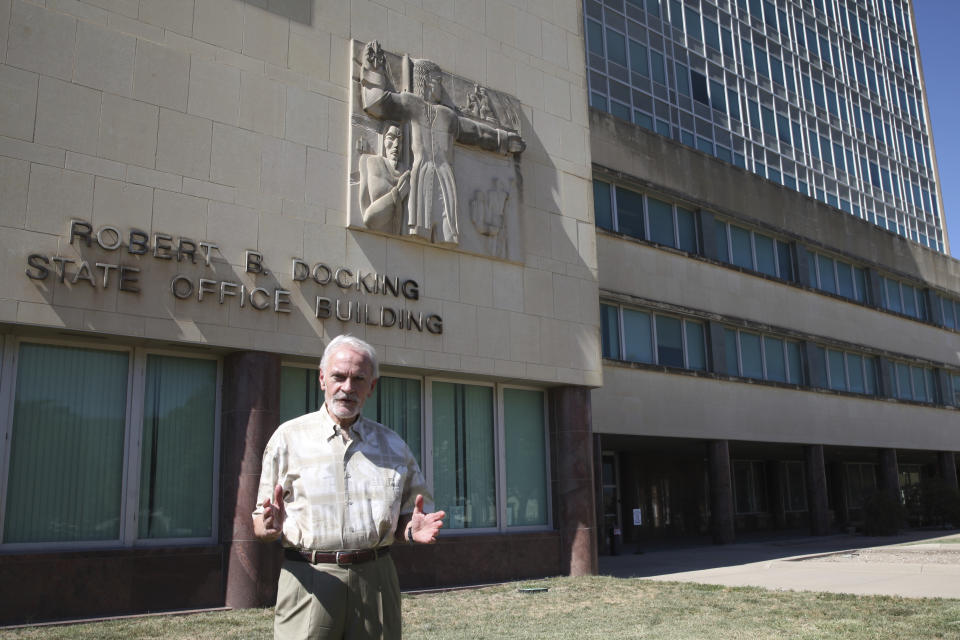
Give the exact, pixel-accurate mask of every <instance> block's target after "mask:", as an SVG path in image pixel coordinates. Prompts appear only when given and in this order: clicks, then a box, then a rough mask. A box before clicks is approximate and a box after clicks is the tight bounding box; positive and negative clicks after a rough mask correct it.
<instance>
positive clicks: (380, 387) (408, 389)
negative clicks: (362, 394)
mask: <svg viewBox="0 0 960 640" xmlns="http://www.w3.org/2000/svg"><path fill="white" fill-rule="evenodd" d="M420 398H421V393H420V380H418V379H416V378H397V377H393V376H383V375H381V376H380V379H379V380H378V381H377V386H376V387H375V388H374V390H373V393H372V394H371V395H370V397H369V398H367V401H366V402H365V403H364V405H363V415H364V417H366V418H369V419H371V420H374V421H376V422H379V423H380V424H382V425H386V426H387V427H390V428H391V429H393V430H394V431H396V432H397V434H398V435H399V436H400V437H401V438H403V441H404V442H406V443H407V446H408V447H410V451H412V452H413V455H414V457H415V458H416V459H417V464H419V465H420V466H421V467H422V466H423V460H422V459H421V454H422V449H423V446H422V443H421V438H420V434H421V432H422V429H421V423H422V419H421V416H422V414H423V412H422V409H421V407H420Z"/></svg>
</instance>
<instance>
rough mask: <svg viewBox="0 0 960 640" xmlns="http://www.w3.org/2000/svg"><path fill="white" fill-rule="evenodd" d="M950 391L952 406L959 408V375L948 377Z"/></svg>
mask: <svg viewBox="0 0 960 640" xmlns="http://www.w3.org/2000/svg"><path fill="white" fill-rule="evenodd" d="M950 381H951V385H950V386H951V390H952V392H953V394H952V395H953V406H955V407H960V374H958V373H954V374H953V375H951V376H950Z"/></svg>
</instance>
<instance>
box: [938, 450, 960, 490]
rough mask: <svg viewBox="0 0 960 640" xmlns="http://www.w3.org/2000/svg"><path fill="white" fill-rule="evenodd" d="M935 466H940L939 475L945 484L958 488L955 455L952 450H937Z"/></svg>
mask: <svg viewBox="0 0 960 640" xmlns="http://www.w3.org/2000/svg"><path fill="white" fill-rule="evenodd" d="M937 466H938V467H939V468H940V469H939V470H940V477H941V478H943V481H944V482H946V483H947V486H950V487H953V488H954V489H958V488H960V486H958V483H957V456H956V454H954V453H953V451H940V452H938V453H937Z"/></svg>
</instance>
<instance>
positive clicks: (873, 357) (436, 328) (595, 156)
mask: <svg viewBox="0 0 960 640" xmlns="http://www.w3.org/2000/svg"><path fill="white" fill-rule="evenodd" d="M861 78H862V82H861ZM755 113H756V114H758V115H757V116H756V117H755V116H754V114H755ZM858 127H860V129H858ZM939 193H940V192H939V187H938V176H937V173H936V157H935V153H934V148H933V141H932V139H931V137H930V127H929V116H928V112H927V109H926V105H925V98H924V91H923V83H922V73H921V69H920V62H919V57H918V54H917V49H916V40H915V36H914V29H913V17H912V8H911V6H910V4H909V3H906V2H900V1H887V2H869V3H864V2H853V1H851V2H831V3H829V4H826V5H825V4H824V3H823V2H821V3H814V4H813V5H810V6H808V5H807V4H806V3H804V4H801V3H795V2H792V1H787V0H777V1H776V2H769V1H768V2H748V3H736V2H729V1H726V0H722V1H721V2H719V3H715V2H708V1H706V0H702V1H692V2H691V1H687V2H683V3H679V2H676V1H670V2H667V1H666V0H661V2H655V1H653V0H649V1H646V0H645V1H643V2H641V1H640V0H636V1H631V2H624V0H610V1H608V2H603V3H600V2H594V1H593V0H585V2H581V1H580V0H542V1H538V0H525V1H507V0H476V1H471V2H463V1H458V0H437V1H431V2H426V1H423V2H421V1H419V0H418V1H410V2H407V1H406V0H389V1H387V0H384V1H382V2H381V1H374V0H369V1H368V0H353V1H351V2H345V1H342V0H287V1H285V2H272V1H271V2H254V1H253V0H247V1H244V0H163V1H161V0H70V1H66V0H64V1H57V2H52V1H47V2H39V1H33V0H0V260H2V261H3V263H2V271H0V349H2V350H0V362H2V369H0V416H2V419H0V434H2V438H0V584H4V585H16V588H15V589H7V590H5V592H4V598H3V601H2V602H0V624H2V623H11V622H24V621H32V620H44V619H57V618H67V617H82V616H91V615H103V614H121V613H136V612H144V611H158V610H171V609H190V608H200V607H219V606H224V605H226V606H230V607H243V606H259V605H269V604H271V601H272V598H273V597H274V594H275V588H276V575H277V572H278V569H279V562H280V549H279V546H278V545H264V544H260V543H258V542H256V541H255V540H254V539H253V535H252V531H251V521H250V513H251V511H252V510H253V507H254V502H255V498H256V496H255V493H256V487H257V484H258V481H259V473H260V457H261V454H262V451H263V447H264V445H265V443H266V440H267V438H269V436H270V434H271V433H272V432H273V430H274V429H275V428H276V427H277V426H278V425H279V424H280V423H281V422H282V421H284V420H286V419H288V418H291V417H294V416H297V415H299V414H302V413H304V412H307V411H313V410H316V409H317V408H318V406H319V404H320V403H321V402H322V393H321V392H320V391H319V390H318V388H317V379H316V366H317V360H318V358H319V356H320V354H321V352H322V349H323V346H324V345H325V344H326V342H327V341H328V340H329V339H330V338H331V337H333V336H335V335H339V334H342V333H351V334H353V335H357V336H359V337H363V338H365V339H367V340H368V341H370V342H371V343H373V344H374V345H375V346H376V347H377V349H378V352H379V354H380V358H381V376H382V377H381V380H380V383H379V384H378V387H377V393H376V395H375V396H374V397H373V398H371V400H370V401H369V403H368V404H367V406H366V407H365V412H366V414H367V415H368V416H370V417H372V418H375V419H377V420H379V421H381V422H384V423H386V424H388V425H389V426H390V427H392V428H394V429H395V430H397V431H398V432H399V433H400V434H401V435H402V436H403V437H404V438H405V440H406V441H407V442H408V444H409V445H410V447H411V449H412V450H413V451H414V453H415V455H416V456H417V457H418V460H419V462H420V465H421V467H422V468H423V470H424V473H425V475H426V478H427V482H428V484H429V485H430V487H431V488H432V491H433V494H434V497H435V501H436V503H437V507H438V508H442V509H444V510H446V512H447V514H448V518H447V522H446V528H445V530H444V531H443V533H442V536H441V539H440V541H439V543H438V544H437V545H433V546H430V547H416V548H413V547H407V546H405V545H397V547H396V548H395V550H394V553H393V555H394V557H395V560H396V563H397V565H398V569H399V572H400V575H401V584H402V586H405V587H430V586H443V585H455V584H467V583H479V582H491V581H499V580H508V579H514V578H526V577H535V576H545V575H556V574H567V573H570V574H588V573H592V572H595V571H596V562H597V554H598V553H605V552H607V551H608V550H609V545H610V544H611V542H616V543H621V542H625V543H636V544H643V543H644V542H646V541H650V540H677V539H710V538H712V539H714V540H715V541H717V542H731V541H734V540H736V538H737V536H738V535H741V533H742V532H747V531H756V530H780V531H790V530H794V531H811V532H813V533H815V534H822V533H827V532H829V531H832V530H835V529H837V528H841V527H857V526H859V525H860V524H861V523H862V520H863V505H864V500H866V499H867V498H868V497H869V495H870V494H871V492H873V491H877V490H880V491H884V492H887V493H888V494H890V495H892V496H897V497H899V496H900V495H901V494H909V493H910V489H911V487H914V486H919V485H920V484H921V483H922V482H923V481H925V480H928V479H936V480H939V481H940V482H941V483H944V484H946V485H948V486H953V487H956V485H957V459H956V452H958V451H960V413H958V411H960V334H958V330H960V263H958V262H956V261H955V260H953V259H952V258H951V257H950V256H949V254H948V252H949V243H948V239H947V236H946V229H945V226H944V225H943V222H942V217H941V216H942V204H941V202H940V195H939ZM345 499H346V498H345Z"/></svg>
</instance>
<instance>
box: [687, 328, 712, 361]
mask: <svg viewBox="0 0 960 640" xmlns="http://www.w3.org/2000/svg"><path fill="white" fill-rule="evenodd" d="M684 327H686V333H687V367H688V368H690V369H696V370H697V371H706V370H707V354H706V347H705V344H704V340H703V325H702V324H700V323H699V322H689V321H687V322H685V323H684Z"/></svg>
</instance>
